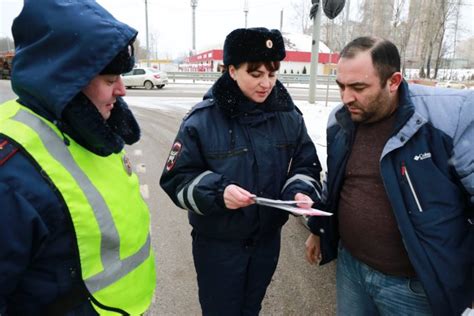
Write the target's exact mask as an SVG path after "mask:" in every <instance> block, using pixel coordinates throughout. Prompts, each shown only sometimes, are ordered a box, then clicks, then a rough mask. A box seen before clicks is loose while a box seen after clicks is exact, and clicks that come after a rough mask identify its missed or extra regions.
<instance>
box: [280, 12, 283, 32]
mask: <svg viewBox="0 0 474 316" xmlns="http://www.w3.org/2000/svg"><path fill="white" fill-rule="evenodd" d="M280 32H283V8H282V9H281V11H280Z"/></svg>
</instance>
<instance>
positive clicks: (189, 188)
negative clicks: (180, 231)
mask: <svg viewBox="0 0 474 316" xmlns="http://www.w3.org/2000/svg"><path fill="white" fill-rule="evenodd" d="M211 173H212V171H209V170H207V171H204V172H203V173H201V174H200V175H198V176H197V177H196V178H195V179H194V180H193V181H191V183H190V184H188V185H186V186H185V187H184V188H182V189H181V191H179V192H178V201H179V204H181V206H182V207H183V208H184V209H187V210H190V211H193V212H195V213H197V214H199V215H204V213H202V212H201V211H200V210H199V208H198V206H197V205H196V201H195V200H194V196H193V191H194V188H195V187H196V185H198V183H199V181H201V179H202V178H204V177H205V176H207V175H208V174H211ZM185 194H186V198H187V200H188V203H186V202H185V200H184V195H185Z"/></svg>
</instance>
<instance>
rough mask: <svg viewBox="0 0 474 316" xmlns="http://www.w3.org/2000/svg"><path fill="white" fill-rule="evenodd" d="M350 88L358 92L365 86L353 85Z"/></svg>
mask: <svg viewBox="0 0 474 316" xmlns="http://www.w3.org/2000/svg"><path fill="white" fill-rule="evenodd" d="M352 89H353V90H354V91H357V92H360V91H362V90H364V89H365V86H355V87H352Z"/></svg>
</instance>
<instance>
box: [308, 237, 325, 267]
mask: <svg viewBox="0 0 474 316" xmlns="http://www.w3.org/2000/svg"><path fill="white" fill-rule="evenodd" d="M304 245H305V246H306V261H308V262H309V263H310V264H316V263H319V262H320V261H321V259H322V257H321V243H320V239H319V236H318V235H315V234H310V235H309V236H308V239H306V242H305V243H304Z"/></svg>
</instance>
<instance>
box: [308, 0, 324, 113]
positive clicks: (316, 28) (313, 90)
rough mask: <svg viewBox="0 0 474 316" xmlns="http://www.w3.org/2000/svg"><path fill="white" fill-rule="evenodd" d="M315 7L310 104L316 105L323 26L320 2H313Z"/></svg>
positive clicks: (310, 72) (314, 0)
mask: <svg viewBox="0 0 474 316" xmlns="http://www.w3.org/2000/svg"><path fill="white" fill-rule="evenodd" d="M312 2H313V6H316V14H315V16H314V17H313V40H312V44H311V68H310V71H309V96H308V102H309V103H311V104H314V102H315V101H316V83H317V75H318V73H317V70H318V56H319V29H320V25H321V8H320V7H318V6H319V4H320V3H319V0H313V1H312Z"/></svg>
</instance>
